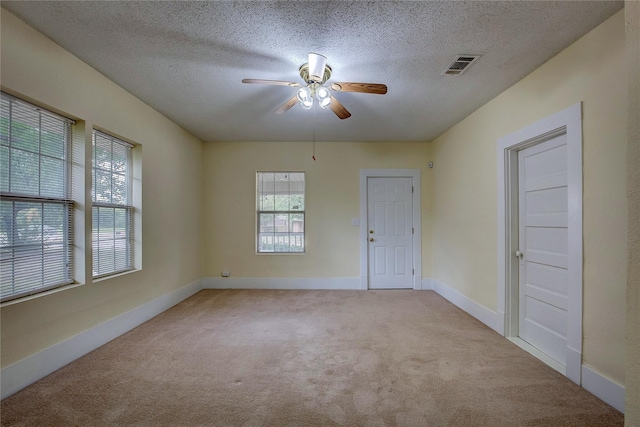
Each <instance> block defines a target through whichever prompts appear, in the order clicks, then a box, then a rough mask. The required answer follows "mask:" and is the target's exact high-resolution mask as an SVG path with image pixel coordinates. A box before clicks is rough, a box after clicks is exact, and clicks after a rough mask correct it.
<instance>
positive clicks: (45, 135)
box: [40, 117, 67, 159]
mask: <svg viewBox="0 0 640 427" xmlns="http://www.w3.org/2000/svg"><path fill="white" fill-rule="evenodd" d="M66 131H67V126H66V124H65V123H64V122H60V121H59V120H52V119H48V118H44V117H43V119H42V134H41V140H40V152H41V153H42V154H43V155H45V156H50V157H55V158H57V159H64V158H65V155H64V149H65V147H64V145H62V144H60V141H61V140H64V139H65V138H66V135H65V133H66Z"/></svg>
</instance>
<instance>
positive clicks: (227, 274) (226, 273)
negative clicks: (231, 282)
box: [220, 271, 231, 277]
mask: <svg viewBox="0 0 640 427" xmlns="http://www.w3.org/2000/svg"><path fill="white" fill-rule="evenodd" d="M220 275H221V276H222V277H229V276H231V273H229V272H228V271H223V272H222V273H220Z"/></svg>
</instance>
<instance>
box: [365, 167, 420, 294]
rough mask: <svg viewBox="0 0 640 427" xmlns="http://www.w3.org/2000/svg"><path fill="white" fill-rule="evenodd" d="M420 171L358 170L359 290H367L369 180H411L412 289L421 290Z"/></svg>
mask: <svg viewBox="0 0 640 427" xmlns="http://www.w3.org/2000/svg"><path fill="white" fill-rule="evenodd" d="M420 176H421V170H420V169H360V233H359V237H360V289H363V290H364V289H368V288H369V244H368V240H367V239H368V235H367V218H368V215H367V206H368V203H367V183H368V181H369V178H411V182H412V185H413V212H412V218H413V230H414V233H413V239H412V240H413V269H414V272H413V289H415V290H418V289H422V208H421V206H422V205H421V202H420V194H421V187H420Z"/></svg>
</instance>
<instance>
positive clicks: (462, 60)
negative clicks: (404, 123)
mask: <svg viewBox="0 0 640 427" xmlns="http://www.w3.org/2000/svg"><path fill="white" fill-rule="evenodd" d="M478 58H480V55H458V56H456V57H455V59H454V60H453V61H451V63H450V64H449V66H448V67H447V68H445V70H444V71H443V72H442V75H443V76H459V75H460V74H462V73H464V72H465V71H467V70H468V69H469V67H470V66H471V64H473V63H474V62H476V60H477V59H478Z"/></svg>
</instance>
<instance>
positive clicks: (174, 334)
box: [1, 290, 624, 426]
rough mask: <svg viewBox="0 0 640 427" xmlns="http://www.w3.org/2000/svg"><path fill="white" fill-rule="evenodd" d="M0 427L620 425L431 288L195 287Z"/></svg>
mask: <svg viewBox="0 0 640 427" xmlns="http://www.w3.org/2000/svg"><path fill="white" fill-rule="evenodd" d="M1 410H2V412H1V417H2V425H3V426H131V425H134V426H333V425H349V426H547V425H548V426H610V425H611V426H613V425H617V426H621V425H623V422H624V421H623V415H622V414H621V413H620V412H618V411H616V410H615V409H613V408H612V407H610V406H608V405H607V404H605V403H604V402H602V401H601V400H599V399H597V398H596V397H594V396H593V395H591V394H590V393H588V392H587V391H585V390H584V389H582V388H580V387H578V386H576V385H575V384H573V383H572V382H570V381H569V380H567V379H566V378H564V377H563V376H562V375H560V374H559V373H557V372H556V371H554V370H553V369H551V368H549V367H547V366H546V365H544V364H543V363H542V362H540V361H538V360H537V359H535V358H533V357H532V356H530V355H529V354H528V353H526V352H524V351H522V350H521V349H519V348H518V347H516V346H515V345H513V344H511V343H510V342H509V341H507V340H505V339H504V338H502V337H501V336H499V335H498V334H496V333H495V332H494V331H492V330H490V329H489V328H487V327H486V326H484V325H483V324H482V323H480V322H478V321H477V320H475V319H473V318H472V317H470V316H469V315H467V314H466V313H464V312H462V311H461V310H459V309H457V308H456V307H454V306H453V305H451V304H450V303H449V302H447V301H446V300H444V299H443V298H441V297H440V296H438V295H437V294H435V293H434V292H416V291H408V290H407V291H258V290H253V291H237V290H206V291H202V292H200V293H198V294H197V295H194V296H193V297H191V298H189V299H188V300H186V301H184V302H183V303H181V304H179V305H177V306H176V307H174V308H172V309H170V310H168V311H167V312H165V313H163V314H161V315H160V316H158V317H156V318H154V319H152V320H151V321H149V322H147V323H145V324H144V325H142V326H140V327H138V328H136V329H134V330H133V331H131V332H129V333H128V334H125V335H124V336H122V337H120V338H118V339H116V340H114V341H112V342H110V343H109V344H107V345H105V346H103V347H101V348H99V349H98V350H96V351H94V352H92V353H90V354H88V355H87V356H85V357H83V358H81V359H80V360H78V361H76V362H74V363H72V364H70V365H68V366H66V367H64V368H62V369H60V370H59V371H57V372H55V373H53V374H52V375H50V376H48V377H46V378H44V379H42V380H40V381H38V382H37V383H35V384H33V385H32V386H30V387H28V388H26V389H24V390H22V391H20V392H18V393H16V394H15V395H13V396H11V397H9V398H7V399H5V400H4V401H2V404H1Z"/></svg>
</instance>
